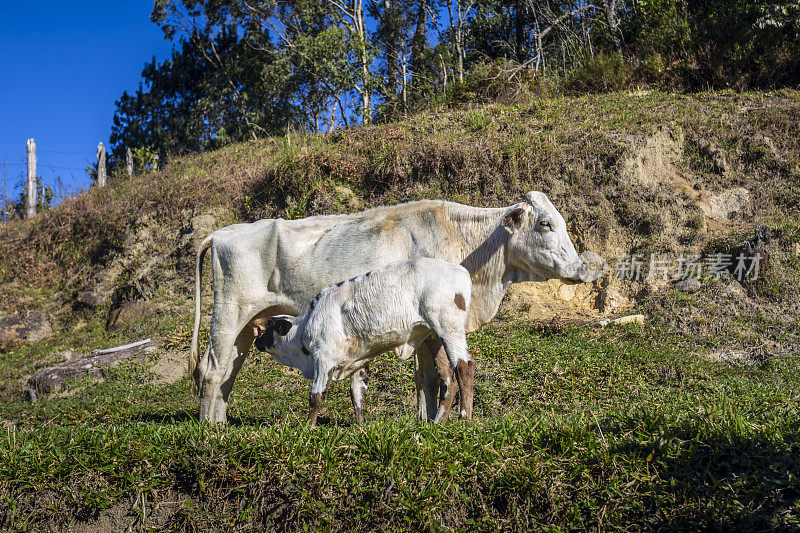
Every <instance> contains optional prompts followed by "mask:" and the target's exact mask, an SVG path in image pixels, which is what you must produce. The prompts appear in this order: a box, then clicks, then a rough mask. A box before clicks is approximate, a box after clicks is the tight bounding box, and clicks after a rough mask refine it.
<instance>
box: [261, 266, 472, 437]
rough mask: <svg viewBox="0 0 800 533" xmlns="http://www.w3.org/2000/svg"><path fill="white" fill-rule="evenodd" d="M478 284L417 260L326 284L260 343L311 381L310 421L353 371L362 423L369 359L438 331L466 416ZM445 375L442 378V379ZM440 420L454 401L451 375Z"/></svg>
mask: <svg viewBox="0 0 800 533" xmlns="http://www.w3.org/2000/svg"><path fill="white" fill-rule="evenodd" d="M471 294H472V282H471V280H470V276H469V272H467V270H466V269H465V268H464V267H462V266H460V265H455V264H452V263H447V262H445V261H442V260H440V259H431V258H419V259H413V260H411V261H401V262H397V263H391V264H390V265H387V266H385V267H383V268H380V269H378V270H373V271H371V272H368V273H366V274H364V275H361V276H358V277H356V278H353V279H351V280H349V281H344V282H341V283H338V284H336V285H331V286H330V287H326V288H325V289H322V291H321V292H320V293H319V294H318V295H317V296H316V297H315V298H314V300H313V301H312V302H311V304H310V306H309V308H308V309H307V310H306V311H305V313H304V314H302V315H301V316H299V317H296V318H294V317H291V316H288V315H279V316H274V317H271V318H270V319H269V320H268V321H267V322H266V325H265V326H264V327H263V329H264V333H262V334H261V335H259V336H258V338H257V339H256V342H255V346H256V348H258V349H259V350H262V351H265V352H269V353H270V354H271V355H272V356H273V357H274V358H275V359H277V360H278V361H279V362H281V363H283V364H285V365H288V366H293V367H295V368H298V369H300V370H301V371H302V373H303V376H304V377H306V379H313V383H312V385H311V396H310V400H309V403H310V406H311V411H310V413H309V415H308V419H309V421H310V422H311V425H314V424H315V423H316V419H317V414H318V413H319V409H320V407H321V406H322V402H323V400H324V399H325V394H326V392H327V390H328V386H329V384H330V382H331V380H340V379H344V378H346V377H347V376H350V375H351V374H352V375H353V380H352V383H351V398H352V400H353V407H354V408H355V411H356V422H357V423H360V422H361V421H362V420H363V414H362V399H363V392H364V389H365V388H366V387H365V386H364V379H363V378H364V373H365V372H363V370H362V369H363V368H364V367H365V366H366V365H367V364H368V363H369V361H370V359H372V358H374V357H376V356H377V355H379V354H381V353H383V352H386V351H388V350H391V349H393V348H394V349H395V350H396V351H397V353H398V354H399V355H400V356H401V359H404V358H408V357H409V356H410V355H411V353H412V352H413V350H414V349H415V348H416V347H417V346H418V345H419V344H420V343H421V342H422V341H423V340H425V338H426V337H428V336H429V335H430V334H431V332H433V333H435V334H436V335H437V336H438V337H439V338H440V339H441V340H442V343H443V345H444V349H445V351H446V353H447V358H448V360H449V362H450V367H451V368H452V370H454V371H455V375H456V381H457V382H458V386H459V389H460V390H461V418H462V419H470V418H472V394H473V381H474V375H475V362H474V361H473V360H472V358H471V357H470V355H469V350H468V348H467V337H466V329H467V314H468V312H469V304H470V297H471ZM443 377H444V376H443ZM445 387H447V391H446V393H445V398H449V401H444V402H442V404H441V405H440V406H439V410H438V412H437V414H436V418H435V419H434V420H435V421H437V422H438V421H439V420H441V419H442V417H443V416H445V413H447V412H449V410H450V408H451V406H452V403H453V399H452V398H453V394H451V393H452V390H450V387H455V383H452V382H451V381H450V380H449V379H447V380H446V381H445Z"/></svg>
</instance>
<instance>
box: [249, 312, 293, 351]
mask: <svg viewBox="0 0 800 533" xmlns="http://www.w3.org/2000/svg"><path fill="white" fill-rule="evenodd" d="M293 320H294V317H292V316H289V315H276V316H273V317H270V318H269V320H267V325H266V329H265V330H264V332H263V333H262V334H261V335H259V336H258V337H256V341H255V343H253V344H254V345H255V347H256V349H257V350H260V351H262V352H269V351H272V350H278V351H280V348H281V345H282V344H283V343H284V342H286V341H287V339H288V335H289V332H290V331H291V329H292V328H293V327H294V322H293Z"/></svg>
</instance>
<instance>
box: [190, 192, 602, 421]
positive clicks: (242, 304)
mask: <svg viewBox="0 0 800 533" xmlns="http://www.w3.org/2000/svg"><path fill="white" fill-rule="evenodd" d="M209 248H210V249H211V260H212V274H213V281H212V284H213V292H214V309H213V314H212V318H211V330H210V342H209V346H208V348H207V349H206V351H205V354H204V355H203V357H202V358H201V357H200V355H199V352H198V341H197V336H198V330H199V327H200V293H201V290H200V280H201V274H202V262H203V256H204V254H205V252H206V250H208V249H209ZM417 257H435V258H439V259H442V260H444V261H448V262H450V263H457V264H461V265H463V266H464V267H465V268H466V269H467V270H468V271H469V273H470V275H471V276H472V298H471V300H472V305H471V307H470V310H469V314H468V315H467V330H468V331H473V330H475V329H477V328H479V327H480V326H482V325H483V324H485V323H486V322H488V321H489V320H491V318H492V317H493V316H494V315H495V313H496V312H497V309H498V307H499V305H500V301H501V300H502V298H503V295H504V294H505V292H506V289H507V288H508V285H509V284H510V283H513V282H517V281H544V280H546V279H550V278H561V279H563V280H569V281H574V282H579V281H592V280H593V279H594V277H596V276H597V274H595V275H592V274H591V273H590V272H589V270H588V269H587V267H586V265H584V264H583V262H582V261H581V259H580V257H579V256H578V253H577V252H576V251H575V246H574V245H573V243H572V241H571V240H570V238H569V235H568V234H567V228H566V224H565V222H564V218H563V217H562V216H561V214H560V213H559V212H558V211H557V210H556V208H555V207H554V206H553V204H552V203H551V202H550V200H549V199H548V198H547V196H546V195H545V194H543V193H540V192H530V193H528V194H527V195H526V197H525V200H524V201H522V202H520V203H518V204H516V205H513V206H511V207H500V208H478V207H470V206H466V205H461V204H456V203H452V202H443V201H430V200H423V201H418V202H410V203H406V204H400V205H395V206H389V207H378V208H374V209H370V210H368V211H364V212H361V213H355V214H350V215H325V216H314V217H309V218H305V219H301V220H283V219H269V220H260V221H257V222H253V223H250V224H235V225H232V226H227V227H225V228H221V229H219V230H217V231H215V232H214V233H212V234H211V235H209V236H208V237H207V238H206V239H205V240H204V241H203V243H202V244H201V246H200V249H199V250H198V253H197V264H196V283H195V325H194V332H193V335H192V350H191V354H190V356H189V375H190V376H191V378H192V380H193V383H194V385H195V386H196V387H198V388H199V391H200V419H201V420H206V421H211V422H223V423H224V422H225V421H226V412H227V405H228V400H229V397H230V393H231V390H232V388H233V383H234V380H235V378H236V375H237V373H238V372H239V369H240V368H241V366H242V364H243V363H244V359H245V357H246V355H247V353H248V351H249V350H250V347H251V345H252V343H253V339H254V326H256V325H258V324H263V323H264V321H265V320H266V319H267V318H269V317H271V316H274V315H279V314H288V315H294V316H296V315H298V314H300V311H301V310H302V309H304V308H305V307H306V306H307V305H308V304H309V303H310V302H311V299H312V298H313V297H314V296H315V295H316V294H317V293H319V291H320V290H321V289H322V288H323V287H326V286H328V285H332V284H334V283H338V282H340V281H342V280H346V279H350V278H353V277H355V276H358V275H361V274H364V273H365V272H368V271H370V270H374V269H376V268H379V267H382V266H385V265H387V264H389V263H392V262H395V261H402V260H406V259H414V258H417ZM435 359H436V360H437V361H438V362H439V365H438V366H439V367H440V368H445V367H446V366H449V365H447V364H446V363H445V361H446V354H445V353H444V350H442V349H441V341H440V340H438V339H428V340H427V341H425V342H424V343H423V344H422V345H420V346H419V347H418V348H417V350H416V357H415V382H416V386H417V400H418V414H419V416H420V418H423V419H425V418H428V419H433V418H435V416H436V414H437V411H438V393H439V392H440V379H439V374H440V372H438V371H437V365H436V364H435V363H434V360H435ZM353 379H359V374H354V375H353ZM451 391H452V392H451V394H452V393H454V391H455V389H454V388H452V389H451ZM445 416H446V415H445Z"/></svg>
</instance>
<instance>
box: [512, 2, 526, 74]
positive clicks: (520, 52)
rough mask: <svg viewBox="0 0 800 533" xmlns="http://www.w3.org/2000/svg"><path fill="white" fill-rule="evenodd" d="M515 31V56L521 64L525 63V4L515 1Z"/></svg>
mask: <svg viewBox="0 0 800 533" xmlns="http://www.w3.org/2000/svg"><path fill="white" fill-rule="evenodd" d="M514 11H515V12H514V29H515V33H516V36H515V43H514V45H515V46H514V48H515V51H514V52H515V55H516V56H517V61H518V62H519V63H524V62H525V2H524V0H515V2H514Z"/></svg>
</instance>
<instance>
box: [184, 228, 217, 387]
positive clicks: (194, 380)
mask: <svg viewBox="0 0 800 533" xmlns="http://www.w3.org/2000/svg"><path fill="white" fill-rule="evenodd" d="M213 235H214V234H213V233H212V234H211V235H209V236H208V237H206V238H205V239H203V242H202V243H200V248H198V250H197V262H196V264H195V272H194V275H195V278H194V329H193V330H192V349H191V351H190V352H189V390H190V391H191V392H192V394H197V393H198V392H199V391H200V376H199V375H198V373H197V364H198V363H199V362H200V351H199V350H198V340H197V337H198V335H199V333H200V297H201V289H200V282H201V281H202V278H203V257H204V256H205V255H206V251H207V250H208V249H209V248H210V247H211V237H212V236H213Z"/></svg>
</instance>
